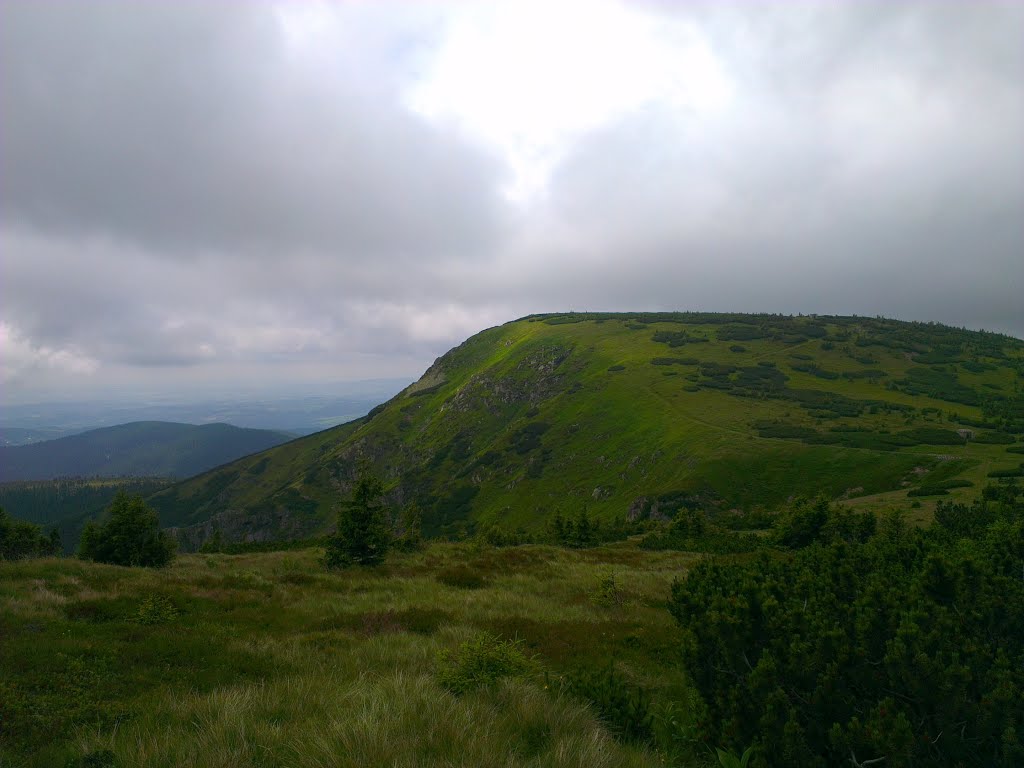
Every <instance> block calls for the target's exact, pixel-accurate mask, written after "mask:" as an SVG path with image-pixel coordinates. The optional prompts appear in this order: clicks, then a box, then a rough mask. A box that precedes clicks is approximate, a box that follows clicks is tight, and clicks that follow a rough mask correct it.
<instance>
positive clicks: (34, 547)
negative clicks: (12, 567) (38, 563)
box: [0, 507, 61, 560]
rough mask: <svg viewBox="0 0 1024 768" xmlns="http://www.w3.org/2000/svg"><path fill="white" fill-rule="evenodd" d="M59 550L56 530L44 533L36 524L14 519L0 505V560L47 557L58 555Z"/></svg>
mask: <svg viewBox="0 0 1024 768" xmlns="http://www.w3.org/2000/svg"><path fill="white" fill-rule="evenodd" d="M60 551H61V543H60V536H58V535H57V532H56V531H51V532H50V534H49V535H45V534H44V533H43V530H42V528H40V527H39V526H38V525H33V524H32V523H27V522H24V521H22V520H15V519H14V518H12V517H11V516H10V515H8V514H7V513H6V512H5V511H4V509H3V507H0V560H22V559H26V558H30V557H48V556H51V555H59V554H60Z"/></svg>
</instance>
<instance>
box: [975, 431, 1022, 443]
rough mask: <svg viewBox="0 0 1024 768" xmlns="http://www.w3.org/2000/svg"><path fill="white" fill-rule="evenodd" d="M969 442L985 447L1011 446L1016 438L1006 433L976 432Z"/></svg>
mask: <svg viewBox="0 0 1024 768" xmlns="http://www.w3.org/2000/svg"><path fill="white" fill-rule="evenodd" d="M971 441H972V442H975V443H983V444H986V445H1013V443H1015V442H1017V438H1015V437H1014V436H1013V435H1011V434H1007V433H1006V432H976V433H975V434H974V437H972V438H971Z"/></svg>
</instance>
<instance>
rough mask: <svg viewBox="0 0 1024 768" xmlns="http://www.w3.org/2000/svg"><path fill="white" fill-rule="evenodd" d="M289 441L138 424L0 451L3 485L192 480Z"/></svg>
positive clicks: (220, 427) (238, 431) (228, 430)
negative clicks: (91, 480) (85, 478)
mask: <svg viewBox="0 0 1024 768" xmlns="http://www.w3.org/2000/svg"><path fill="white" fill-rule="evenodd" d="M288 439H289V436H288V435H286V434H284V433H282V432H271V431H269V430H263V429H242V428H240V427H233V426H231V425H230V424H203V425H201V426H195V425H192V424H175V423H171V422H162V421H137V422H133V423H131V424H121V425H119V426H116V427H104V428H102V429H93V430H90V431H88V432H83V433H82V434H79V435H71V436H69V437H62V438H60V439H58V440H48V441H46V442H44V443H38V444H35V445H24V446H15V447H0V482H7V481H12V480H47V479H51V478H55V477H71V476H78V477H83V476H90V477H91V476H102V477H117V476H123V475H130V476H134V477H142V476H146V477H157V476H161V477H189V476H190V475H194V474H196V473H198V472H203V471H205V470H207V469H210V468H212V467H216V466H218V465H220V464H224V463H225V462H228V461H233V460H235V459H237V458H239V457H240V456H245V455H247V454H250V453H254V452H256V451H262V450H265V449H266V448H270V447H271V446H275V445H280V444H281V443H283V442H285V441H286V440H288Z"/></svg>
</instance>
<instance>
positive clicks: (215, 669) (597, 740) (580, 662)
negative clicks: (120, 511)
mask: <svg viewBox="0 0 1024 768" xmlns="http://www.w3.org/2000/svg"><path fill="white" fill-rule="evenodd" d="M319 555H320V552H319V550H316V549H307V550H298V551H289V552H271V553H261V554H250V555H223V554H212V555H186V556H181V557H179V558H178V559H177V560H176V561H175V562H174V563H173V564H172V565H171V566H170V567H168V568H166V569H163V570H149V569H129V568H121V567H117V566H107V565H98V564H94V563H85V562H81V561H77V560H68V559H41V560H34V561H25V562H16V563H4V562H0V638H2V642H0V765H2V766H4V768H29V767H30V766H31V767H33V768H35V767H38V768H51V767H52V766H106V765H116V766H140V767H141V766H147V767H148V768H158V767H160V766H167V767H168V768H170V767H171V766H174V767H175V768H180V767H184V766H224V767H225V768H227V767H228V766H310V767H311V768H312V767H314V766H315V767H316V768H321V767H322V766H431V765H437V766H441V765H444V766H580V767H581V768H583V767H584V766H586V767H587V768H592V767H593V766H655V765H659V766H660V765H666V764H680V765H683V764H685V765H691V764H694V765H699V764H703V763H704V762H705V761H706V760H707V759H708V755H707V754H705V750H704V749H703V748H698V747H695V746H694V745H693V744H692V743H691V742H690V741H689V740H688V739H687V725H686V718H687V714H688V712H687V704H686V703H687V701H688V700H689V693H688V688H687V684H686V679H685V676H684V674H683V672H682V670H681V668H680V667H679V665H678V663H677V661H676V659H677V652H678V649H677V646H678V629H677V627H676V626H675V624H674V622H673V620H672V618H671V616H670V615H669V612H668V611H667V610H666V608H665V606H666V604H667V601H668V598H669V592H670V585H671V582H672V581H673V579H675V578H676V577H678V576H680V575H681V574H682V573H683V572H684V571H685V569H686V568H687V566H688V564H690V563H691V562H693V560H694V558H695V557H696V556H694V555H691V554H686V553H679V552H673V553H651V552H642V551H640V550H638V549H636V548H635V546H634V544H633V543H630V542H624V543H619V544H615V545H609V546H605V547H599V548H595V549H590V550H581V551H573V550H566V549H559V548H554V547H546V546H523V547H514V548H505V549H495V548H490V547H486V546H484V545H479V544H475V543H435V544H431V545H430V546H428V547H427V548H426V549H424V550H422V551H420V552H415V553H408V554H400V553H393V554H392V555H390V556H389V559H388V561H387V563H386V564H385V565H383V566H379V567H377V568H371V569H349V570H344V571H340V572H327V571H325V570H324V569H323V568H322V566H321V565H320V563H319V561H318V558H319ZM481 638H485V639H486V638H493V639H497V640H499V641H514V642H512V643H509V642H505V643H504V647H505V648H506V649H507V648H511V649H512V651H513V652H514V653H516V654H520V655H521V658H523V659H525V660H526V666H525V667H524V668H522V669H520V670H519V671H518V672H517V673H516V674H514V675H513V676H511V677H508V678H503V679H500V680H498V681H497V682H496V683H494V684H492V685H482V686H473V685H470V686H469V687H468V688H467V689H466V690H464V691H462V692H459V693H455V692H453V691H452V690H451V689H450V688H451V686H449V687H446V686H445V683H444V681H445V680H446V679H447V678H446V675H447V676H448V677H450V676H451V674H452V672H453V670H455V667H456V665H457V661H458V659H459V658H460V656H459V649H460V647H461V646H462V645H463V644H465V643H467V642H469V643H472V642H473V641H474V640H476V641H479V640H480V639H481ZM446 654H447V656H446ZM609 665H614V674H615V679H616V680H617V681H619V685H620V687H621V692H623V693H626V694H628V697H629V698H630V699H631V698H632V697H633V696H634V695H635V691H636V689H637V688H638V687H639V688H643V689H644V691H645V692H646V695H647V698H646V701H647V702H649V705H650V712H649V714H650V717H649V722H650V730H651V732H652V733H654V734H655V736H654V737H653V738H646V739H635V738H629V734H628V733H627V731H626V730H624V729H623V728H622V727H621V726H622V723H620V722H618V721H617V717H616V714H615V711H614V707H611V709H609V707H608V704H607V702H604V703H603V704H602V702H600V701H598V702H594V701H592V700H589V699H588V696H587V695H586V693H580V691H581V690H585V686H584V687H583V688H581V687H580V685H579V684H578V682H579V681H580V680H581V679H584V678H586V675H588V674H590V672H592V671H593V670H607V668H608V666H609ZM455 671H457V670H455ZM588 671H590V672H588ZM600 674H601V675H603V674H604V672H601V673H600ZM581 676H583V677H582V678H581ZM598 698H600V697H598ZM645 706H646V705H645ZM602 707H603V711H602ZM666 747H667V748H666Z"/></svg>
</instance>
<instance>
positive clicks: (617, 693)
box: [566, 662, 654, 742]
mask: <svg viewBox="0 0 1024 768" xmlns="http://www.w3.org/2000/svg"><path fill="white" fill-rule="evenodd" d="M566 687H567V688H568V690H569V692H570V693H572V694H574V695H575V696H578V697H580V698H582V699H585V700H586V701H587V702H589V703H590V704H591V705H592V706H593V707H594V709H595V710H597V714H598V716H599V717H600V718H601V720H602V721H603V722H604V723H605V725H606V726H607V727H608V729H609V730H610V731H611V732H612V733H614V734H615V735H616V736H617V737H618V738H620V739H624V740H626V741H636V742H651V741H652V740H653V736H654V731H653V726H654V716H653V714H652V712H651V703H650V698H649V696H648V695H647V692H646V691H644V689H643V688H642V687H640V686H638V685H630V684H629V683H627V682H626V680H625V679H624V678H623V677H622V676H621V675H618V674H616V672H615V663H614V662H609V664H608V667H607V669H603V670H601V669H598V670H593V669H582V670H579V671H577V672H576V673H574V674H573V675H570V676H569V677H568V680H567V685H566Z"/></svg>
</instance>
